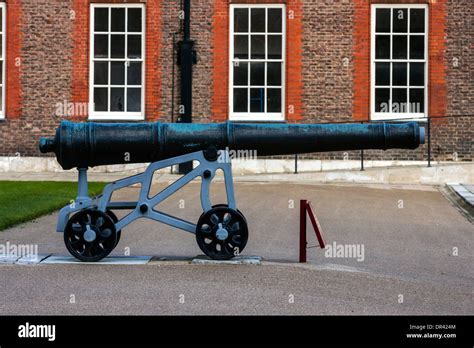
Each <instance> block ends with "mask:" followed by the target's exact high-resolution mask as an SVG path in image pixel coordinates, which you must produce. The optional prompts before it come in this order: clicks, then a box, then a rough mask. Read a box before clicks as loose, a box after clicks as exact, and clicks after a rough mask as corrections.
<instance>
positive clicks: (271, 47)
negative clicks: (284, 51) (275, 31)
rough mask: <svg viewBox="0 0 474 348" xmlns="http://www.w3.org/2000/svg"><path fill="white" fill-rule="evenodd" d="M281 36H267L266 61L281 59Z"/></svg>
mask: <svg viewBox="0 0 474 348" xmlns="http://www.w3.org/2000/svg"><path fill="white" fill-rule="evenodd" d="M281 43H282V40H281V35H268V59H281Z"/></svg>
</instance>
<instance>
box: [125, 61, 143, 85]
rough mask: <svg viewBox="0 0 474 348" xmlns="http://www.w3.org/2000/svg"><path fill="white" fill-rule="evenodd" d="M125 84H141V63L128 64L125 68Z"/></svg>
mask: <svg viewBox="0 0 474 348" xmlns="http://www.w3.org/2000/svg"><path fill="white" fill-rule="evenodd" d="M127 84H128V85H135V86H138V85H141V84H142V62H130V66H129V67H128V68H127Z"/></svg>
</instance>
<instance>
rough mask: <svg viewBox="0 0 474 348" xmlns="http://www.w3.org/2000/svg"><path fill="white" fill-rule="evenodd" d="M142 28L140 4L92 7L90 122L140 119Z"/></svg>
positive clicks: (142, 77) (142, 101) (142, 75)
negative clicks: (92, 120)
mask: <svg viewBox="0 0 474 348" xmlns="http://www.w3.org/2000/svg"><path fill="white" fill-rule="evenodd" d="M144 28H145V15H144V6H143V5H141V4H130V5H123V4H117V5H114V4H112V5H92V7H91V40H90V42H91V47H90V52H91V61H90V86H91V87H90V97H89V100H90V113H89V115H90V116H89V117H90V118H91V119H102V120H104V119H109V120H112V119H113V120H116V119H118V120H120V119H127V120H143V119H144V58H143V57H144V52H145V38H144V36H145V29H144Z"/></svg>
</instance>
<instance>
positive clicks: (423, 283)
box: [0, 183, 474, 315]
mask: <svg viewBox="0 0 474 348" xmlns="http://www.w3.org/2000/svg"><path fill="white" fill-rule="evenodd" d="M162 185H164V183H162V184H158V187H156V188H155V189H156V190H159V189H160V187H161V186H162ZM223 190H224V186H223V184H222V183H218V184H217V185H216V186H214V187H212V189H211V195H212V197H213V202H215V203H220V202H223V201H224V194H223ZM137 192H138V188H130V189H126V190H124V191H122V192H120V194H119V197H117V198H119V199H130V198H132V197H133V196H134V195H136V194H137ZM236 196H237V202H238V206H239V209H240V210H241V211H242V212H243V213H244V214H245V216H246V218H247V220H248V223H249V229H250V238H249V242H248V245H247V248H246V249H245V250H244V252H243V254H246V255H258V256H261V257H263V260H264V261H263V264H262V265H261V266H249V265H236V266H230V265H191V264H189V261H188V260H189V259H190V258H192V257H194V256H196V255H199V254H201V251H200V250H199V248H198V246H197V244H196V241H195V239H194V236H193V235H191V234H188V233H186V232H182V231H179V230H175V229H173V228H171V227H167V226H164V225H161V224H158V223H155V222H153V221H149V220H139V221H138V222H136V223H134V224H132V225H131V226H129V227H128V228H126V230H125V231H123V234H122V239H121V241H120V244H119V245H118V246H117V248H116V249H115V250H114V252H113V255H124V253H125V251H130V254H131V255H132V256H133V255H150V256H154V257H155V258H154V260H155V261H152V262H150V263H148V264H145V265H89V264H87V265H82V264H56V265H52V264H39V265H12V264H0V277H1V279H2V284H3V285H2V287H0V313H2V314H34V315H36V314H82V315H88V314H158V315H159V314H388V315H392V314H393V315H395V314H473V313H474V301H473V295H474V293H473V290H474V267H473V265H474V262H473V261H474V257H473V250H474V248H473V247H474V239H473V232H474V225H473V224H471V223H470V222H469V221H468V220H467V219H466V218H465V217H464V216H463V215H461V214H460V213H459V212H458V211H457V210H456V208H455V207H453V206H452V205H451V203H450V202H449V201H448V200H446V199H445V197H444V196H443V195H442V194H441V193H440V192H439V191H438V190H437V189H436V188H431V187H416V188H410V187H394V186H382V185H380V186H362V185H358V186H350V185H308V184H289V183H284V184H283V183H260V184H259V183H238V184H236ZM299 199H309V200H311V201H312V203H313V206H314V208H315V211H316V214H317V216H318V218H319V220H320V223H321V225H322V228H323V234H324V237H325V240H326V243H327V244H328V245H331V246H334V243H336V244H335V245H336V246H337V245H343V246H344V245H356V246H358V247H359V251H363V253H362V254H360V255H359V257H334V256H338V255H332V256H333V257H328V256H329V255H328V256H326V255H325V251H324V250H321V249H319V248H311V249H308V258H309V262H308V263H307V264H304V265H303V264H298V263H297V260H298V223H299ZM183 206H184V208H183ZM160 208H161V209H162V211H164V212H167V213H170V214H174V215H177V216H179V217H182V218H185V219H187V220H189V221H193V222H195V221H197V219H198V217H199V215H200V212H201V208H200V206H199V186H198V184H191V185H189V186H188V187H186V188H185V189H184V190H182V191H180V192H178V193H177V194H176V195H174V196H172V197H170V198H169V199H168V200H167V201H166V202H164V203H163V204H162V206H160ZM56 218H57V214H51V215H49V216H45V217H42V218H40V219H37V220H35V221H33V222H30V223H27V224H23V225H20V226H17V227H14V228H12V229H10V230H7V231H4V232H0V243H6V242H7V241H9V242H10V243H14V244H37V245H38V247H39V250H38V251H39V253H40V254H55V255H67V251H66V248H65V246H64V244H63V240H62V235H61V234H58V233H55V232H54V229H55V224H56ZM308 236H309V238H308V239H309V245H310V246H312V245H315V244H317V241H316V238H315V236H314V234H312V232H311V230H310V229H308ZM346 256H347V255H346ZM353 256H354V255H353ZM160 259H166V261H164V260H160Z"/></svg>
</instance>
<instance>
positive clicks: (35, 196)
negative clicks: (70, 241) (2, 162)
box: [0, 181, 105, 231]
mask: <svg viewBox="0 0 474 348" xmlns="http://www.w3.org/2000/svg"><path fill="white" fill-rule="evenodd" d="M104 186H105V183H97V182H92V183H89V195H91V196H94V195H98V194H99V193H101V192H102V189H103V187H104ZM76 192H77V183H75V182H53V181H46V182H41V181H0V231H1V230H4V229H6V228H8V227H11V226H13V225H16V224H19V223H22V222H25V221H29V220H32V219H35V218H37V217H40V216H42V215H45V214H48V213H51V212H53V211H55V210H58V209H60V208H62V207H63V206H65V205H66V204H68V203H70V202H71V200H73V199H74V198H75V197H76Z"/></svg>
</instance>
